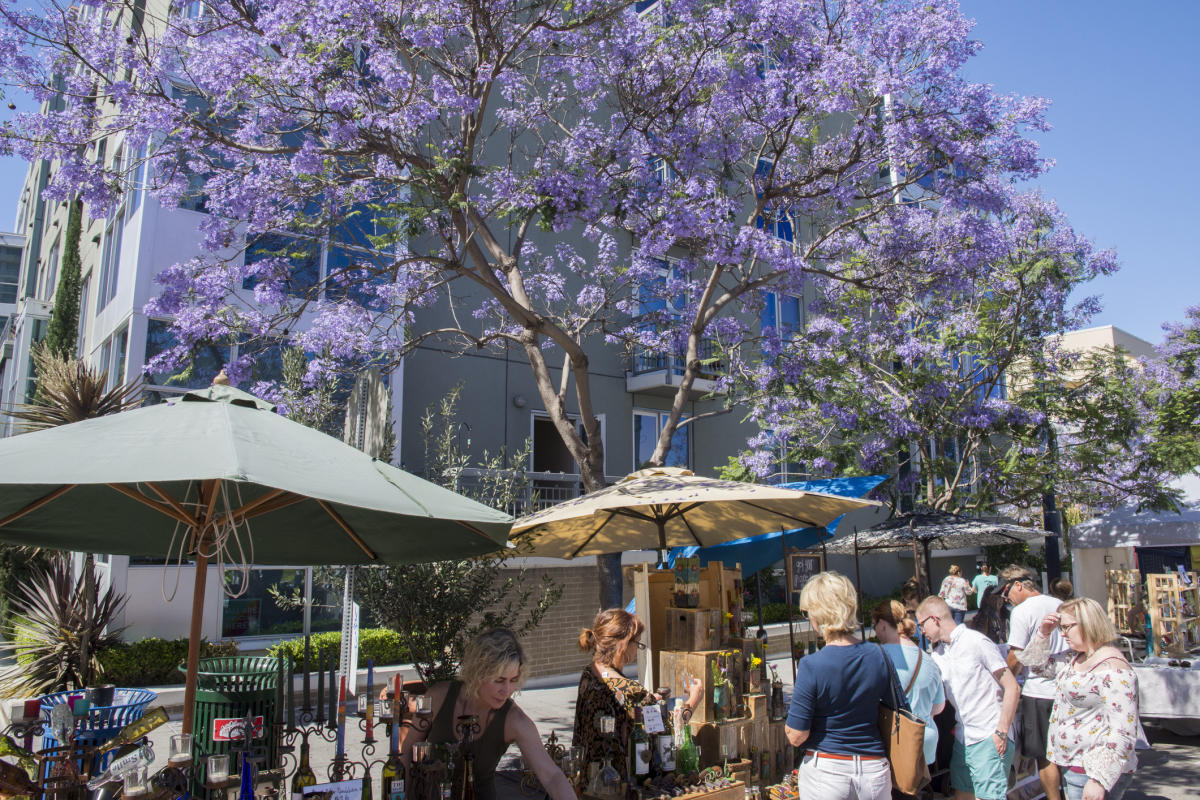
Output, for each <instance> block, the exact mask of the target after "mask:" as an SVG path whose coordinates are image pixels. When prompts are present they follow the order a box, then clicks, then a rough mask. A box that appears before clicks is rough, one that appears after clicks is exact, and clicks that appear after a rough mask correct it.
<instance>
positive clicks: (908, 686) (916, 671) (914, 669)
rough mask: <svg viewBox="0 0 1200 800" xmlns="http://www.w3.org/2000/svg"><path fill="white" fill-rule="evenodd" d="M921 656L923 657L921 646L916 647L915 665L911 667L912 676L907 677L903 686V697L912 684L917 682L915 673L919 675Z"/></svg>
mask: <svg viewBox="0 0 1200 800" xmlns="http://www.w3.org/2000/svg"><path fill="white" fill-rule="evenodd" d="M901 652H903V651H901ZM923 658H925V654H924V653H922V652H921V648H919V647H918V648H917V665H916V666H915V667H913V674H912V677H911V678H909V679H908V685H906V686H905V687H904V696H905V697H908V693H909V691H910V690H911V689H912V687H913V684H914V683H916V682H917V675H919V674H920V673H921V659H923Z"/></svg>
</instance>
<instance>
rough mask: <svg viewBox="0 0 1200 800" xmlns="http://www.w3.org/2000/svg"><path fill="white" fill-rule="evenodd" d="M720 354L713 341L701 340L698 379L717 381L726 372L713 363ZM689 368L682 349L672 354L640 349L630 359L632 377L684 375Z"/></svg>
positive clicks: (719, 363)
mask: <svg viewBox="0 0 1200 800" xmlns="http://www.w3.org/2000/svg"><path fill="white" fill-rule="evenodd" d="M717 353H718V350H717V343H716V341H714V340H712V339H701V340H700V348H699V353H698V356H699V358H700V361H701V364H700V370H699V372H697V373H696V377H697V378H699V379H701V380H710V381H711V380H716V379H717V378H719V377H720V376H721V374H722V372H724V367H723V366H722V365H721V362H720V361H713V360H712V359H714V358H716V356H717ZM686 366H687V359H686V354H685V351H684V350H683V349H682V348H681V349H679V350H677V351H676V352H674V353H672V354H667V353H662V352H651V351H649V350H645V349H638V350H636V351H635V352H634V354H633V356H632V357H631V358H630V359H629V372H630V374H632V375H644V374H646V373H648V372H663V371H670V372H671V373H672V374H673V375H682V374H683V371H684V368H685V367H686Z"/></svg>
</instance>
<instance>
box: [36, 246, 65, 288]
mask: <svg viewBox="0 0 1200 800" xmlns="http://www.w3.org/2000/svg"><path fill="white" fill-rule="evenodd" d="M60 241H61V240H59V239H55V240H54V244H53V245H52V246H51V248H50V255H48V256H46V265H45V267H43V269H42V290H41V291H40V292H38V297H40V298H41V299H42V300H49V299H50V298H52V297H53V296H54V290H55V288H56V287H57V283H56V282H57V281H58V259H59V255H58V253H59V242H60Z"/></svg>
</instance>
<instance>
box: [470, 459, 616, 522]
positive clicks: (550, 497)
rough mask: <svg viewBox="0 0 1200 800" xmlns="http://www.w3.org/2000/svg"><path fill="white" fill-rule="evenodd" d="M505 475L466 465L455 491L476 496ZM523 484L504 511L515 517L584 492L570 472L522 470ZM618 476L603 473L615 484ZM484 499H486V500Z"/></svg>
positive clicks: (576, 478) (575, 475)
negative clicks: (523, 471) (521, 489)
mask: <svg viewBox="0 0 1200 800" xmlns="http://www.w3.org/2000/svg"><path fill="white" fill-rule="evenodd" d="M507 475H508V471H507V470H487V469H479V468H477V467H467V468H465V469H463V470H462V472H460V473H459V475H458V480H457V481H456V482H455V484H454V489H455V491H459V492H463V491H465V492H467V493H468V494H470V495H472V496H476V494H477V492H479V491H483V492H487V491H489V488H490V487H492V486H496V485H497V484H500V483H502V482H503V481H504V480H505V479H506V478H507ZM524 477H525V487H524V489H523V491H521V492H520V493H519V496H518V497H517V498H515V499H514V500H513V501H512V502H510V503H508V504H506V506H505V508H504V511H506V512H508V513H509V514H512V515H513V516H514V517H522V516H524V515H526V514H532V513H533V512H535V511H541V510H542V509H544V508H549V507H550V506H554V505H558V504H559V503H561V502H563V501H564V500H570V499H572V498H574V497H579V496H580V495H582V494H583V493H584V492H583V479H582V478H581V477H580V476H579V474H578V473H570V472H525V473H524ZM619 480H621V478H620V477H616V476H613V475H608V476H605V481H606V482H607V483H610V484H612V483H616V482H617V481H619ZM485 502H486V501H485Z"/></svg>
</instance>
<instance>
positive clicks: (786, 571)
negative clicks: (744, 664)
mask: <svg viewBox="0 0 1200 800" xmlns="http://www.w3.org/2000/svg"><path fill="white" fill-rule="evenodd" d="M779 542H780V547H782V548H783V579H784V580H785V581H787V586H785V587H784V597H785V598H786V599H787V610H788V653H789V654H790V655H791V657H792V674H793V675H795V674H796V629H795V627H794V626H793V625H792V580H793V578H792V570H791V567H790V566H789V565H788V557H787V531H785V530H784V529H783V528H780V529H779ZM810 627H811V626H810Z"/></svg>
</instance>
